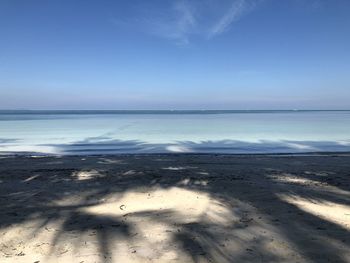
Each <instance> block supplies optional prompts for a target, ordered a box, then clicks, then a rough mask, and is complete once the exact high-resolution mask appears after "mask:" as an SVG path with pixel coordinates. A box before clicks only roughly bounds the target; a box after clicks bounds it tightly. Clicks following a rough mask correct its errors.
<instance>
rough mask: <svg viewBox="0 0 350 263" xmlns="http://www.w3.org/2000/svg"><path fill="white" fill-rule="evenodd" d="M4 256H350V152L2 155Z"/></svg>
mask: <svg viewBox="0 0 350 263" xmlns="http://www.w3.org/2000/svg"><path fill="white" fill-rule="evenodd" d="M0 207H1V210H0V262H4V263H6V262H31V263H33V262H37V263H38V262H45V263H46V262H62V263H63V262H80V263H82V262H84V263H89V262H220V263H221V262H350V155H348V154H328V155H319V156H317V155H310V156H280V155H274V156H267V155H265V156H264V155H255V156H254V155H246V156H244V155H243V156H238V155H181V154H179V155H120V156H86V157H82V156H80V157H79V156H70V157H40V158H38V157H37V158H35V157H23V156H22V157H19V156H17V157H0Z"/></svg>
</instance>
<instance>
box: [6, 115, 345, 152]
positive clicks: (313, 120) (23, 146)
mask: <svg viewBox="0 0 350 263" xmlns="http://www.w3.org/2000/svg"><path fill="white" fill-rule="evenodd" d="M310 152H350V111H297V110H295V111H234V110H232V111H224V110H218V111H211V110H209V111H208V110H202V111H200V110H199V111H195V110H191V111H150V110H148V111H92V110H89V111H0V154H2V155H6V154H29V155H33V154H38V155H51V154H53V155H85V154H121V153H237V154H246V153H248V154H254V153H310Z"/></svg>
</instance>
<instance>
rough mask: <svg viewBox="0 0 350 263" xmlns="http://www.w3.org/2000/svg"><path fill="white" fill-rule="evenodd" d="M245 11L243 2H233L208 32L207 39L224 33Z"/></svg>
mask: <svg viewBox="0 0 350 263" xmlns="http://www.w3.org/2000/svg"><path fill="white" fill-rule="evenodd" d="M246 9H247V3H246V1H245V0H237V1H234V2H233V3H232V5H231V7H230V9H229V10H228V11H227V12H226V13H225V14H224V15H223V16H222V17H221V18H220V19H219V21H218V22H217V23H215V24H214V26H213V27H212V28H211V29H210V31H209V37H213V36H216V35H219V34H222V33H223V32H225V31H226V30H227V29H228V28H229V26H230V25H231V24H232V23H233V22H234V21H236V20H238V19H239V18H240V17H241V16H242V14H243V13H244V11H245V10H246Z"/></svg>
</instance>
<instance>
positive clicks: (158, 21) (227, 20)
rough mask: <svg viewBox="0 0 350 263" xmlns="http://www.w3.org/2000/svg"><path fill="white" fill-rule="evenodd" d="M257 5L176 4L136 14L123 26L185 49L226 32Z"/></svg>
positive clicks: (234, 1) (252, 1)
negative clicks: (195, 39) (193, 41)
mask: <svg viewBox="0 0 350 263" xmlns="http://www.w3.org/2000/svg"><path fill="white" fill-rule="evenodd" d="M260 1H261V0H222V1H212V0H176V1H171V2H168V5H165V6H162V7H161V8H160V7H158V6H148V7H147V8H145V9H147V10H148V12H141V13H140V12H136V13H137V16H135V17H132V18H131V19H130V21H129V22H125V21H124V24H128V23H129V24H136V27H137V28H139V29H141V30H142V31H144V32H146V33H149V34H152V35H155V36H158V37H161V38H165V39H169V40H172V41H174V42H175V43H176V44H179V45H186V44H188V43H190V40H191V38H193V37H194V36H198V37H202V38H203V39H210V38H213V37H216V36H218V35H220V34H223V33H225V32H227V31H228V30H229V28H230V26H231V25H232V24H233V23H234V22H235V21H237V20H239V19H241V18H242V17H243V16H244V15H246V14H247V13H249V12H250V11H252V10H253V9H254V8H255V6H256V4H257V3H258V2H260ZM119 24H120V23H119ZM134 26H135V25H134Z"/></svg>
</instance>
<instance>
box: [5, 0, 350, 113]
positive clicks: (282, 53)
mask: <svg viewBox="0 0 350 263" xmlns="http://www.w3.org/2000/svg"><path fill="white" fill-rule="evenodd" d="M0 109H244V110H246V109H247V110H248V109H265V110H266V109H350V1H349V0H147V1H146V0H132V1H131V0H130V1H126V0H125V1H123V0H119V1H118V0H115V1H98V0H95V1H91V0H74V1H72V0H56V1H54V0H45V1H39V0H26V1H23V0H0Z"/></svg>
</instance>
